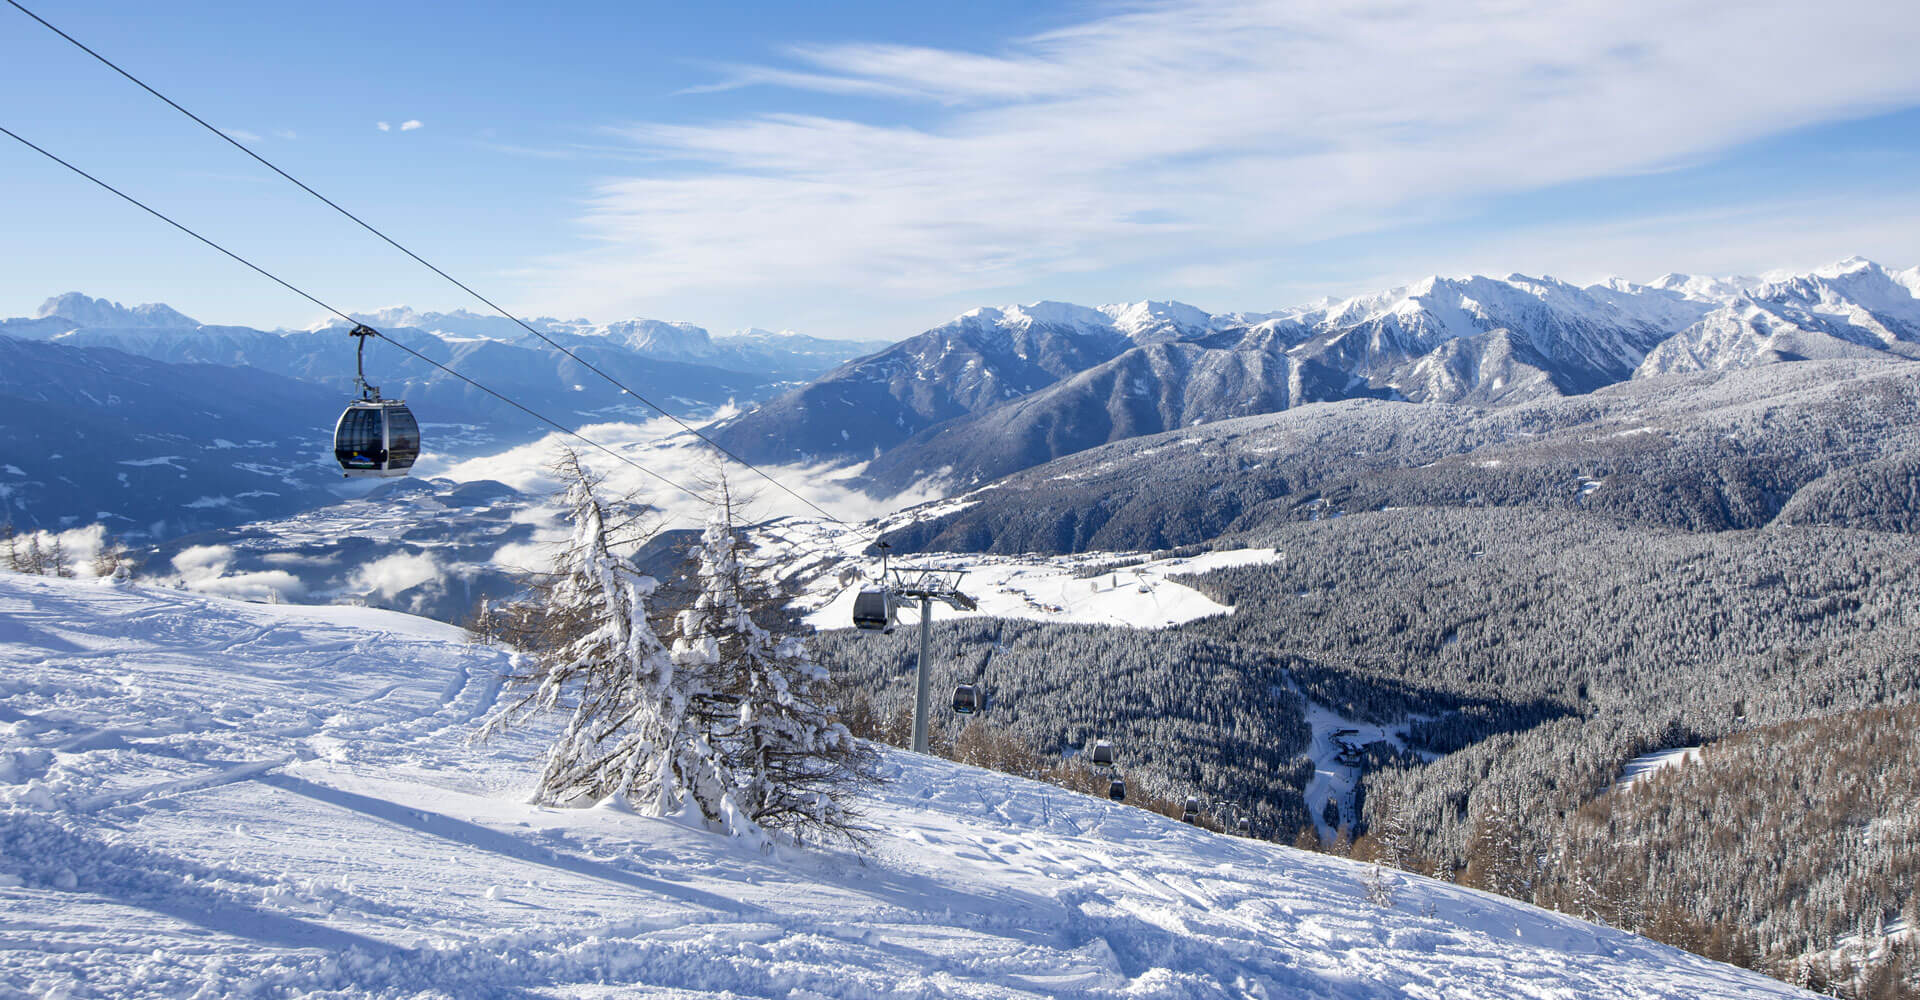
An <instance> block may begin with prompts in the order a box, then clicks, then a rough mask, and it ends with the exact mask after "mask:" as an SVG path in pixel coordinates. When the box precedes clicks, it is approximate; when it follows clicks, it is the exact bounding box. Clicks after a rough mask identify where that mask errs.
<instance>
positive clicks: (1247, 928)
mask: <svg viewBox="0 0 1920 1000" xmlns="http://www.w3.org/2000/svg"><path fill="white" fill-rule="evenodd" d="M507 663H508V658H507V656H506V655H505V654H504V653H502V652H501V651H500V650H498V649H495V648H491V647H487V646H481V645H474V644H470V643H468V642H467V641H466V639H465V636H464V634H463V633H461V632H459V631H458V630H456V629H453V628H450V627H448V626H444V625H440V624H437V623H433V622H428V621H425V620H423V619H418V618H410V617H407V616H403V615H398V614H392V613H387V612H378V611H369V610H364V609H355V608H316V607H291V606H272V605H252V604H240V603H235V602H229V601H225V600H220V599H215V598H208V597H202V596H197V595H190V594H184V593H179V592H173V591H165V590H157V589H146V588H137V587H116V586H112V585H104V584H96V583H91V582H78V581H70V580H56V579H45V578H37V577H20V576H12V575H0V997H11V996H54V997H65V996H170V997H184V996H207V997H213V996H226V995H264V996H274V995H295V994H298V995H339V996H369V995H372V996H413V995H448V996H459V997H476V996H498V997H515V996H528V997H533V996H540V997H558V996H585V997H598V996H655V997H694V996H709V995H731V996H749V997H769V998H771V997H779V998H811V997H926V996H954V997H982V998H987V997H1181V998H1185V997H1215V996H1218V997H1270V998H1280V997H1288V998H1293V997H1320V998H1361V997H1415V998H1443V997H1444V998H1449V1000H1453V998H1472V997H1487V998H1493V997H1542V998H1548V997H1551V998H1568V1000H1572V998H1589V997H1634V998H1644V997H1672V998H1676V1000H1677V998H1696V997H1762V996H1794V995H1803V994H1799V993H1798V992H1797V991H1795V990H1792V989H1791V988H1789V987H1787V986H1785V985H1784V984H1781V983H1778V982H1775V981H1773V980H1770V979H1766V978H1763V977H1761V976H1758V975H1756V974H1752V973H1748V972H1745V971H1742V970H1738V969H1734V968H1731V967H1728V966H1723V965H1718V964H1716V963H1713V962H1709V961H1707V960H1705V959H1702V958H1699V957H1696V956H1693V955H1689V954H1686V953H1683V952H1679V951H1676V950H1674V949H1671V948H1667V947H1664V946H1660V945H1656V944H1653V943H1651V942H1648V941H1646V940H1643V939H1641V938H1637V937H1634V936H1632V935H1628V934H1624V933H1621V932H1618V931H1614V930H1610V929H1607V928H1602V927H1597V926H1594V925H1590V924H1586V923H1583V922H1581V921H1578V920H1574V919H1572V918H1569V917H1564V916H1561V915H1558V914H1553V913H1548V912H1545V911H1542V910H1538V909H1534V908H1532V907H1529V906H1524V905H1521V904H1517V903H1513V902H1511V901H1508V900H1503V899H1500V898H1497V897H1493V896H1488V895H1484V894H1481V893H1478V892H1474V891H1472V890H1468V889H1462V888H1458V887H1455V886H1451V885H1445V884H1441V883H1437V882H1432V881H1428V880H1424V879H1418V878H1414V877H1411V876H1404V875H1400V876H1394V878H1395V880H1396V882H1397V886H1396V889H1395V891H1394V897H1395V898H1394V901H1393V905H1392V906H1391V907H1390V908H1382V907H1379V906H1376V905H1375V904H1373V903H1371V902H1369V900H1368V893H1367V889H1366V886H1365V884H1364V879H1365V877H1366V873H1367V869H1366V868H1365V867H1364V866H1361V865H1357V864H1354V863H1352V862H1348V861H1345V860H1342V859H1338V858H1331V857H1326V856H1321V855H1313V854H1306V853H1302V852H1298V851H1295V850H1293V849H1291V848H1286V847H1280V846H1275V845H1270V844H1265V843H1259V842H1255V841H1249V840H1243V839H1238V838H1230V837H1225V836H1220V835H1215V834H1209V833H1206V832H1204V831H1201V830H1198V829H1195V828H1192V827H1188V826H1185V825H1182V824H1180V823H1177V822H1174V821H1171V820H1168V819H1165V818H1163V817H1160V816H1157V815H1153V814H1150V813H1148V812H1146V811H1144V810H1139V809H1133V808H1128V807H1124V806H1117V805H1113V804H1110V803H1108V802H1105V801H1102V800H1098V799H1093V798H1088V797H1084V796H1078V795H1073V794H1070V793H1066V792H1063V791H1061V790H1059V789H1056V788H1052V787H1050V786H1046V785H1042V784H1038V783H1034V782H1029V781H1025V780H1022V779H1018V778H1011V777H1007V776H1004V775H999V774H994V773H990V772H984V771H978V770H974V769H971V768H965V767H961V766H958V765H953V764H949V763H946V762H943V761H938V760H933V759H930V758H925V757H919V756H916V755H913V754H909V753H904V752H898V751H890V752H889V753H888V754H887V756H886V758H885V763H884V770H885V771H886V773H887V774H888V775H889V777H890V778H891V779H892V781H891V782H890V783H889V784H888V785H886V786H885V787H884V788H882V789H881V790H880V791H879V792H878V793H876V794H875V796H874V797H873V799H872V801H871V802H870V804H869V808H868V815H869V818H870V819H871V821H872V823H873V825H874V827H875V828H876V829H877V831H878V833H877V835H876V838H875V847H874V849H873V850H872V851H871V852H870V853H868V854H866V855H864V856H863V855H859V854H854V853H848V852H843V851H836V850H824V849H811V848H810V849H797V848H784V849H782V850H780V851H778V852H777V853H775V854H772V855H761V854H760V853H758V852H756V851H752V850H749V849H747V848H746V847H745V846H744V845H742V844H741V843H739V842H735V841H729V840H725V839H723V838H720V837H717V836H714V835H711V834H708V833H706V832H704V831H701V830H697V829H693V828H691V827H689V826H687V825H684V824H682V823H679V822H675V821H672V820H666V819H656V818H648V817H642V816H638V815H635V814H632V813H630V812H627V811H625V810H623V809H620V808H617V807H613V806H602V807H598V808H591V809H550V808H542V807H538V806H532V805H528V804H526V803H525V798H526V791H527V789H528V786H529V780H530V777H531V773H532V771H533V769H534V767H535V763H534V762H533V758H534V757H535V756H536V755H537V753H538V749H539V735H540V734H538V733H532V734H526V735H523V736H520V737H514V738H509V739H507V740H503V741H499V742H496V743H492V744H488V745H484V746H481V747H472V746H469V745H468V744H467V742H466V738H467V736H468V734H469V733H470V732H472V731H473V729H474V723H475V720H477V719H478V718H480V717H481V716H483V715H484V714H485V713H486V712H487V711H488V710H489V709H490V708H492V707H493V705H494V704H495V702H496V700H497V698H498V697H499V686H498V681H497V678H498V676H499V673H500V671H501V670H502V669H504V668H505V667H506V665H507Z"/></svg>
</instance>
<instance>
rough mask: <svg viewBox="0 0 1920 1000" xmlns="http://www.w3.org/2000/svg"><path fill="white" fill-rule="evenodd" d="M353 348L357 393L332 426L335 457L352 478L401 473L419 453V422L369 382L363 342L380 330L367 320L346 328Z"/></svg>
mask: <svg viewBox="0 0 1920 1000" xmlns="http://www.w3.org/2000/svg"><path fill="white" fill-rule="evenodd" d="M347 336H349V337H352V338H353V339H354V341H355V344H354V348H353V386H354V388H356V389H358V390H360V398H359V399H356V400H354V401H353V402H351V403H348V404H347V410H346V412H345V413H342V414H340V422H339V423H336V424H334V425H333V458H334V461H336V462H339V463H340V472H341V473H342V474H343V475H346V476H351V477H361V476H379V477H381V478H391V477H394V476H404V475H406V474H407V470H409V469H411V468H413V463H414V460H415V459H418V458H419V457H420V423H419V421H416V420H414V419H413V411H412V410H409V409H407V404H406V403H405V402H404V401H403V400H398V399H384V398H382V397H381V395H380V387H379V386H377V385H374V384H372V383H370V382H368V381H367V341H368V340H369V339H370V338H373V337H378V336H380V331H378V330H375V329H374V328H372V327H370V326H367V325H365V324H359V325H356V326H355V327H354V328H353V329H351V330H348V331H347Z"/></svg>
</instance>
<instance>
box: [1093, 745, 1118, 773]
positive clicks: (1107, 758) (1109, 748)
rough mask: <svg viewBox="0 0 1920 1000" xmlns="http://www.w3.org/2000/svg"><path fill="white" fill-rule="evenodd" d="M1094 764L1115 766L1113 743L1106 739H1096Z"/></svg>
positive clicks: (1097, 765)
mask: <svg viewBox="0 0 1920 1000" xmlns="http://www.w3.org/2000/svg"><path fill="white" fill-rule="evenodd" d="M1093 766H1095V767H1112V766H1113V744H1111V743H1108V742H1107V741H1106V740H1095V741H1094V743H1093Z"/></svg>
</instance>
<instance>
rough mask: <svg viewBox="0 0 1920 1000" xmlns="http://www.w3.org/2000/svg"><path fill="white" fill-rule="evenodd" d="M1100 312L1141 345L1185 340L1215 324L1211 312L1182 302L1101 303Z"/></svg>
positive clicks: (1212, 327)
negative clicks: (1102, 304)
mask: <svg viewBox="0 0 1920 1000" xmlns="http://www.w3.org/2000/svg"><path fill="white" fill-rule="evenodd" d="M1099 311H1100V312H1101V313H1102V314H1103V315H1105V316H1107V317H1108V318H1109V319H1110V320H1111V321H1112V323H1113V326H1114V328H1115V329H1117V330H1119V331H1120V332H1121V333H1124V334H1126V335H1127V337H1128V339H1130V340H1133V341H1134V342H1135V343H1141V344H1146V343H1159V342H1163V341H1169V340H1185V339H1187V338H1189V337H1195V336H1199V335H1201V334H1204V333H1207V332H1208V331H1210V330H1213V329H1214V328H1215V327H1216V326H1217V325H1218V319H1217V318H1216V317H1215V316H1214V315H1213V314H1212V313H1209V312H1207V311H1206V310H1204V309H1200V308H1197V307H1195V306H1190V305H1188V304H1186V303H1185V302H1174V301H1167V302H1153V301H1145V302H1131V303H1126V302H1123V303H1119V304H1116V305H1106V306H1101V307H1100V310H1099Z"/></svg>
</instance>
